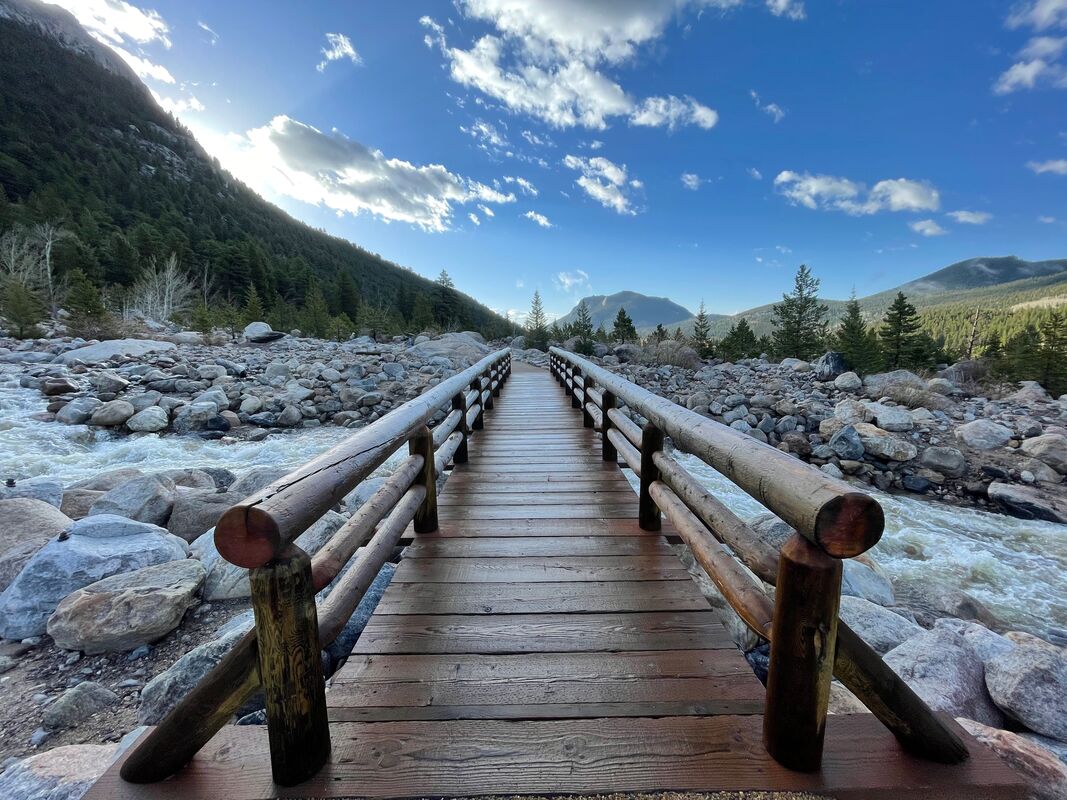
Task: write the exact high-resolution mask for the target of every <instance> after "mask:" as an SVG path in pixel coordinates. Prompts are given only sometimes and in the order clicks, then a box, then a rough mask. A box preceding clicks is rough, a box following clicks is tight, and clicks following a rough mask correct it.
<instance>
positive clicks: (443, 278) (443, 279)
mask: <svg viewBox="0 0 1067 800" xmlns="http://www.w3.org/2000/svg"><path fill="white" fill-rule="evenodd" d="M437 285H438V286H443V287H444V288H446V289H455V288H456V284H454V283H453V282H452V276H451V275H449V274H448V270H444V269H443V270H441V274H440V275H438V276H437Z"/></svg>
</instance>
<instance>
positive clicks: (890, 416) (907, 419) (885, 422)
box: [867, 403, 915, 431]
mask: <svg viewBox="0 0 1067 800" xmlns="http://www.w3.org/2000/svg"><path fill="white" fill-rule="evenodd" d="M867 410H868V411H869V412H870V414H871V418H872V420H873V422H874V424H875V425H877V426H878V427H879V428H881V429H882V430H886V431H910V430H911V429H912V428H914V427H915V420H913V419H912V416H911V413H910V412H909V411H908V410H907V409H903V408H897V407H896V406H887V405H885V404H884V403H868V404H867Z"/></svg>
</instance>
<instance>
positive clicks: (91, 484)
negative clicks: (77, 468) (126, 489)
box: [67, 467, 144, 492]
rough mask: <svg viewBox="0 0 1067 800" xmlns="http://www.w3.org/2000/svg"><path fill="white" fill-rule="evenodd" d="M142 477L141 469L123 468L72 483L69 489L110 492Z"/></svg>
mask: <svg viewBox="0 0 1067 800" xmlns="http://www.w3.org/2000/svg"><path fill="white" fill-rule="evenodd" d="M142 475H144V473H143V472H141V470H139V469H135V468H134V467H122V468H120V469H113V470H109V471H107V472H100V473H97V474H96V475H94V476H93V477H91V478H86V479H85V480H82V481H78V482H77V483H72V484H71V485H70V486H69V487H67V488H68V489H89V490H91V491H94V492H108V491H111V490H112V489H114V488H115V487H116V486H121V485H122V484H124V483H126V482H127V481H132V480H133V479H134V478H140V477H141V476H142Z"/></svg>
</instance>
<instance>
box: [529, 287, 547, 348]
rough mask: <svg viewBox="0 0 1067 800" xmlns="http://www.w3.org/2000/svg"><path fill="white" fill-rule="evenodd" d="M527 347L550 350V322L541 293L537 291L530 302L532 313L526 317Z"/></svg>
mask: <svg viewBox="0 0 1067 800" xmlns="http://www.w3.org/2000/svg"><path fill="white" fill-rule="evenodd" d="M526 346H527V347H533V348H536V349H537V350H546V351H547V350H548V320H547V318H546V317H545V309H544V307H543V306H542V305H541V293H540V292H539V291H537V290H536V289H535V290H534V293H533V300H531V301H530V313H529V315H527V317H526Z"/></svg>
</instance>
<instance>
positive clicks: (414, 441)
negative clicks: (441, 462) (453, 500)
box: [408, 425, 437, 533]
mask: <svg viewBox="0 0 1067 800" xmlns="http://www.w3.org/2000/svg"><path fill="white" fill-rule="evenodd" d="M408 452H409V453H410V454H411V455H413V456H422V471H421V472H419V475H418V477H417V478H415V481H414V484H413V485H415V486H418V485H420V484H421V485H422V486H424V487H426V497H425V498H424V499H423V501H422V503H420V504H419V510H418V511H416V512H415V519H414V521H413V523H414V526H415V533H430V532H432V531H435V530H437V471H436V469H435V467H434V450H433V433H432V432H431V431H430V429H429V428H428V427H426V426H425V425H423V426H422V430H420V431H418V432H417V433H416V434H415V435H414V436H412V437H411V439H409V440H408Z"/></svg>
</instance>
